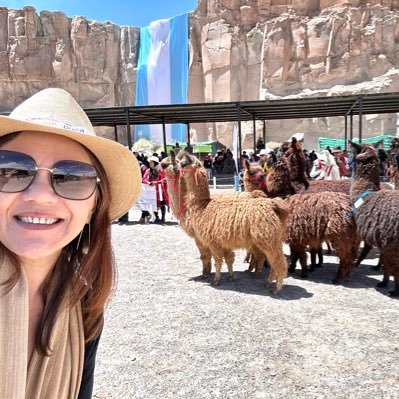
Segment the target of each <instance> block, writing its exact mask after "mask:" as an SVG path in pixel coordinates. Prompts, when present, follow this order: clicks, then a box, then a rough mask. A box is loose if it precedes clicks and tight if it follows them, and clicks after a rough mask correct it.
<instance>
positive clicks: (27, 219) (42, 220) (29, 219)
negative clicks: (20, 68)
mask: <svg viewBox="0 0 399 399" xmlns="http://www.w3.org/2000/svg"><path fill="white" fill-rule="evenodd" d="M18 220H20V221H21V222H22V223H31V224H54V223H57V222H58V221H59V219H54V218H51V219H47V218H32V217H30V216H19V217H18Z"/></svg>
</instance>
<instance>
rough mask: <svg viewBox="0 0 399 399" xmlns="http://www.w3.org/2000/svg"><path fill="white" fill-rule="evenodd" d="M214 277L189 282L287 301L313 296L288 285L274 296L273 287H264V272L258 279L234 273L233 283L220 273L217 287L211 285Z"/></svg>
mask: <svg viewBox="0 0 399 399" xmlns="http://www.w3.org/2000/svg"><path fill="white" fill-rule="evenodd" d="M214 277H215V274H214V273H212V274H211V276H210V277H208V278H206V279H204V278H202V276H197V277H192V278H190V281H195V282H197V283H203V284H207V285H209V286H211V287H213V288H215V289H217V290H219V291H236V292H241V293H245V294H250V295H261V296H270V297H271V298H275V299H281V300H287V301H292V300H297V299H301V298H311V297H312V296H313V294H312V293H310V292H308V291H307V290H306V289H305V288H303V287H298V286H296V285H290V284H284V286H283V288H282V289H281V291H279V292H278V293H276V294H274V293H273V289H274V285H271V286H270V285H269V284H267V283H266V285H265V278H266V277H267V273H264V272H263V273H262V275H261V276H260V277H259V278H254V277H252V276H251V275H250V274H249V273H248V272H245V271H244V272H242V271H237V272H234V280H233V281H229V280H228V278H227V273H222V280H221V283H220V284H219V285H218V286H213V285H212V282H213V279H214Z"/></svg>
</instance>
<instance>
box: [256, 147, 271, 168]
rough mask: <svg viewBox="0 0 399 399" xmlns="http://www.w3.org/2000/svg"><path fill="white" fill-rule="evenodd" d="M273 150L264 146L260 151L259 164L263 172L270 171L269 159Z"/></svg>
mask: <svg viewBox="0 0 399 399" xmlns="http://www.w3.org/2000/svg"><path fill="white" fill-rule="evenodd" d="M270 152H271V150H270V149H268V148H263V149H262V150H260V152H259V160H258V165H259V166H260V167H261V168H262V171H263V173H268V172H269V168H268V166H267V161H268V159H269V153H270Z"/></svg>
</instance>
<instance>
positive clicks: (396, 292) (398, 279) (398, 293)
mask: <svg viewBox="0 0 399 399" xmlns="http://www.w3.org/2000/svg"><path fill="white" fill-rule="evenodd" d="M393 279H394V281H395V288H394V289H393V291H389V295H391V296H393V297H399V274H398V273H395V274H394V276H393Z"/></svg>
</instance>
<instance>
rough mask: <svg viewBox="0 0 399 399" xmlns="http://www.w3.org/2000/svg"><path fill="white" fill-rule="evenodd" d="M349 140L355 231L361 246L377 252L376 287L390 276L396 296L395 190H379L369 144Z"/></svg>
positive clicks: (398, 198)
mask: <svg viewBox="0 0 399 399" xmlns="http://www.w3.org/2000/svg"><path fill="white" fill-rule="evenodd" d="M349 143H350V145H351V147H352V152H353V154H354V156H353V159H354V162H355V177H354V180H353V182H352V185H351V198H352V201H353V211H352V212H353V214H354V217H355V220H356V225H357V231H358V233H359V235H360V237H361V238H362V239H363V241H364V242H365V245H368V246H370V247H372V246H375V247H378V249H379V251H380V257H381V262H382V264H383V269H384V278H383V281H382V282H381V283H379V284H378V286H379V287H385V286H387V285H388V282H389V276H391V275H392V276H393V277H394V283H395V287H394V290H393V291H391V292H390V294H391V296H399V261H398V259H397V253H398V250H399V192H398V191H396V190H385V189H383V190H380V179H379V160H378V155H377V151H376V150H375V148H374V147H373V146H371V145H362V144H356V143H353V142H351V141H349Z"/></svg>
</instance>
